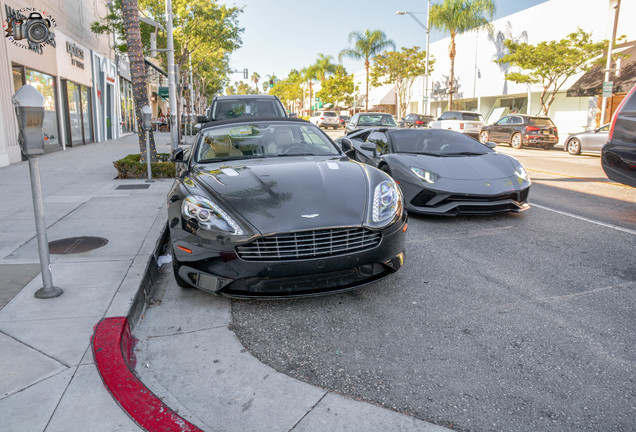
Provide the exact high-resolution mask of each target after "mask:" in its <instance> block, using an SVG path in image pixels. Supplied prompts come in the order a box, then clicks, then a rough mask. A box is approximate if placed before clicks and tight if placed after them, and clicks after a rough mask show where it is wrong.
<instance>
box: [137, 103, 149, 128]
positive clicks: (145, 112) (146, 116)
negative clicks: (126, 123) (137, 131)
mask: <svg viewBox="0 0 636 432" xmlns="http://www.w3.org/2000/svg"><path fill="white" fill-rule="evenodd" d="M140 111H141V118H142V122H143V124H142V126H141V127H142V129H143V130H145V131H149V130H150V129H152V110H151V109H150V107H149V106H148V105H144V106H143V107H141V110H140Z"/></svg>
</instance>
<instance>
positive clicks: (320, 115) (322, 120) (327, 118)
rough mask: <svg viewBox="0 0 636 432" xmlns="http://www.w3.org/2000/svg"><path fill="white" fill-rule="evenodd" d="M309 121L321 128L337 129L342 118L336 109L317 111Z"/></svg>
mask: <svg viewBox="0 0 636 432" xmlns="http://www.w3.org/2000/svg"><path fill="white" fill-rule="evenodd" d="M309 121H310V122H311V123H313V124H315V125H316V126H318V127H321V128H329V127H332V128H334V129H337V128H338V127H340V120H339V119H338V114H336V112H335V111H316V112H315V113H314V115H312V116H311V117H309Z"/></svg>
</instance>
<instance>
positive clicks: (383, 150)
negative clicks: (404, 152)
mask: <svg viewBox="0 0 636 432" xmlns="http://www.w3.org/2000/svg"><path fill="white" fill-rule="evenodd" d="M364 143H365V144H366V145H368V146H374V147H375V151H372V150H365V149H362V148H361V147H359V150H360V151H359V159H358V160H359V161H360V162H363V163H366V164H368V165H372V166H376V167H377V166H378V163H379V161H380V157H381V156H382V155H385V154H387V153H388V152H389V144H388V138H387V136H386V134H385V133H384V132H371V133H370V134H369V136H368V137H367V139H366V141H365V142H364Z"/></svg>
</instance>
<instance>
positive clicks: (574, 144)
mask: <svg viewBox="0 0 636 432" xmlns="http://www.w3.org/2000/svg"><path fill="white" fill-rule="evenodd" d="M565 148H566V149H567V151H568V153H570V154H571V155H579V154H581V141H579V140H578V138H572V139H571V140H570V141H568V142H567V144H565Z"/></svg>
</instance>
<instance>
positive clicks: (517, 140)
mask: <svg viewBox="0 0 636 432" xmlns="http://www.w3.org/2000/svg"><path fill="white" fill-rule="evenodd" d="M510 147H512V148H513V149H515V150H519V149H520V148H523V141H522V139H521V134H519V133H516V134H514V135H513V136H512V138H511V139H510Z"/></svg>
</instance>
